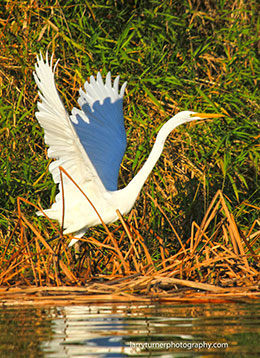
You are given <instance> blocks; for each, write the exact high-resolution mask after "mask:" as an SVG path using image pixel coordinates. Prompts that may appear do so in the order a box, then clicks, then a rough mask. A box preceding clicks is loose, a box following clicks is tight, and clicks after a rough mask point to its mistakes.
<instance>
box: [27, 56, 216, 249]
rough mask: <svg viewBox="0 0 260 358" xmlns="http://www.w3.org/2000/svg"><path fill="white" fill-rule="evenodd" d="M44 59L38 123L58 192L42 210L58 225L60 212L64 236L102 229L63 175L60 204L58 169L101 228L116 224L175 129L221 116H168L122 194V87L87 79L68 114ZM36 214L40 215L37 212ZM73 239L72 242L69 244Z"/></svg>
mask: <svg viewBox="0 0 260 358" xmlns="http://www.w3.org/2000/svg"><path fill="white" fill-rule="evenodd" d="M52 60H53V57H52V58H51V61H50V62H49V61H48V54H46V60H45V61H44V59H43V57H42V55H41V54H40V56H38V57H37V64H36V65H35V73H34V78H35V81H36V83H37V85H38V88H39V97H40V100H41V102H38V112H36V118H37V120H38V121H39V123H40V125H41V127H42V128H43V129H44V133H45V135H44V139H45V143H46V144H47V145H48V146H49V149H48V156H49V158H54V159H56V160H55V161H53V162H52V163H51V164H50V167H49V170H50V172H51V174H52V176H53V180H54V182H55V183H57V184H59V193H58V194H57V196H56V198H55V200H56V201H55V203H54V204H53V205H52V206H51V208H50V209H47V210H44V212H45V214H46V215H48V216H49V217H50V218H51V219H55V220H58V221H59V223H60V224H61V222H62V208H63V204H64V205H65V210H64V213H65V215H64V234H69V233H73V234H74V236H75V237H76V238H79V237H81V236H82V235H83V234H84V233H85V232H86V230H87V228H88V227H90V226H95V225H97V224H100V219H99V217H98V215H97V214H96V212H95V211H94V210H93V208H92V206H91V205H90V204H89V202H88V201H87V199H86V198H85V197H84V195H83V194H82V193H81V192H80V191H79V189H78V188H77V187H76V186H75V185H74V184H73V183H72V182H71V181H70V180H69V179H68V178H67V176H66V175H63V184H64V199H65V200H64V203H63V202H62V194H61V183H60V170H59V167H60V166H61V167H63V168H64V169H65V170H66V171H67V172H68V173H69V174H70V176H71V177H72V178H73V179H74V180H75V182H76V183H77V184H78V185H79V186H80V188H81V189H82V190H83V191H84V193H85V194H86V195H87V197H88V198H89V199H90V201H91V202H92V204H93V205H94V206H95V208H96V210H97V211H98V213H99V214H100V216H101V218H102V219H103V221H104V222H105V223H112V222H114V221H116V220H117V219H118V217H117V214H116V210H117V209H118V210H119V211H120V212H121V214H127V213H128V212H129V211H130V210H131V208H132V207H133V205H134V202H135V200H136V198H137V196H138V194H139V192H140V190H141V188H142V186H143V184H144V182H145V180H146V178H147V177H148V175H149V173H150V172H151V170H152V168H153V167H154V165H155V163H156V161H157V160H158V158H159V156H160V154H161V152H162V150H163V146H164V142H165V140H166V138H167V136H168V134H169V133H170V132H171V131H172V130H173V129H174V128H176V127H177V126H178V125H180V124H182V123H185V122H189V121H193V120H196V119H201V118H211V117H219V116H220V115H214V114H209V115H205V114H198V113H196V114H195V113H194V112H189V111H185V112H180V113H178V114H177V115H176V116H174V117H172V118H171V119H170V120H169V121H168V122H167V123H166V124H165V125H164V126H163V127H162V128H161V129H160V131H159V132H158V135H157V138H156V141H155V145H154V147H153V149H152V151H151V153H150V155H149V157H148V159H147V161H146V163H145V164H144V166H143V167H142V169H141V170H140V171H139V173H138V174H137V175H136V176H135V177H134V178H133V179H132V181H131V182H130V183H129V184H128V185H127V186H126V187H125V188H124V189H121V190H118V189H117V182H118V173H119V168H120V164H121V161H122V158H123V155H124V152H125V149H126V133H125V127H124V118H123V96H124V91H125V87H126V82H125V83H124V84H123V86H122V87H121V89H120V91H119V76H118V77H116V79H115V80H114V83H113V85H112V82H111V74H110V72H109V73H108V74H107V76H106V81H105V83H103V80H102V77H101V74H100V73H98V74H97V78H96V80H95V78H94V77H93V76H91V77H90V82H89V83H88V82H86V83H85V85H84V88H85V91H84V90H82V89H80V91H79V94H80V97H79V99H78V103H79V106H80V109H78V108H73V110H72V113H71V115H69V114H68V112H67V111H66V109H65V107H64V105H63V103H62V101H61V98H60V96H59V94H58V91H57V89H56V85H55V81H54V72H55V68H56V65H57V63H56V64H55V66H54V68H53V64H52ZM38 215H42V213H41V212H38ZM76 241H77V240H76V239H73V240H72V241H71V244H74V243H75V242H76Z"/></svg>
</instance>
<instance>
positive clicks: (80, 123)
mask: <svg viewBox="0 0 260 358" xmlns="http://www.w3.org/2000/svg"><path fill="white" fill-rule="evenodd" d="M118 83H119V76H118V77H117V78H116V79H115V81H114V86H113V87H112V86H111V75H110V73H108V74H107V77H106V82H105V84H104V83H103V80H102V77H101V74H100V73H99V72H98V74H97V80H95V78H94V77H93V76H91V77H90V82H89V83H88V82H86V83H85V85H84V88H85V90H86V92H84V91H83V90H82V89H81V90H80V91H79V94H80V97H79V100H78V103H79V105H80V107H81V110H79V109H77V108H73V110H72V115H71V120H72V122H73V124H74V127H75V129H76V132H77V134H78V136H79V138H80V141H81V143H82V145H83V147H84V148H85V150H86V152H87V154H88V157H89V158H90V160H91V162H92V163H93V165H94V167H95V169H96V171H97V173H98V175H99V177H100V179H101V181H102V183H103V184H104V186H105V188H106V189H107V190H117V181H118V172H119V168H120V164H121V161H122V158H123V155H124V152H125V149H126V133H125V127H124V117H123V95H124V89H125V86H126V83H124V84H123V86H122V88H121V90H120V93H118Z"/></svg>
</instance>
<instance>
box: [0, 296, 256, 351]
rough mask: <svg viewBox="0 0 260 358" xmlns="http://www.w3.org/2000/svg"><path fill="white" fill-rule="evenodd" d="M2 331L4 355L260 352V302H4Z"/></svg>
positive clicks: (0, 320) (0, 346)
mask: <svg viewBox="0 0 260 358" xmlns="http://www.w3.org/2000/svg"><path fill="white" fill-rule="evenodd" d="M0 332H1V334H0V357H1V358H19V357H21V358H30V357H33V358H34V357H37V358H41V357H44V358H47V357H48V358H68V357H70V358H81V357H91V358H95V357H111V358H117V357H163V358H169V357H259V356H260V355H259V353H260V303H259V302H253V303H248V304H246V303H232V304H231V303H230V304H218V305H217V304H200V305H174V306H173V305H171V306H169V305H143V306H140V305H139V306H136V305H124V306H123V305H106V306H104V305H103V306H94V305H90V306H68V307H52V308H32V307H31V308H21V307H18V308H6V307H3V308H0ZM209 344H212V345H213V344H215V345H216V347H214V348H213V347H211V348H209ZM226 346H228V347H226Z"/></svg>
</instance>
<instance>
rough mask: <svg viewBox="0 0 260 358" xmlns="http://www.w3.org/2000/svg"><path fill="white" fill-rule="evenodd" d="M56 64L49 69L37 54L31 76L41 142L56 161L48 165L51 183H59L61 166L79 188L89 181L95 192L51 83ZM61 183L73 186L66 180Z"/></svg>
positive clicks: (85, 161)
mask: <svg viewBox="0 0 260 358" xmlns="http://www.w3.org/2000/svg"><path fill="white" fill-rule="evenodd" d="M56 65H57V63H56ZM56 65H55V66H54V68H52V67H53V66H52V59H51V61H50V63H49V61H48V54H46V61H44V60H43V58H42V55H40V56H39V57H37V64H36V65H35V73H34V78H35V81H36V83H37V85H38V88H39V96H40V99H41V102H38V112H37V113H36V117H37V119H38V121H39V123H40V125H41V126H42V128H43V129H44V133H45V142H46V144H47V145H48V146H49V149H48V156H49V158H55V159H56V161H54V162H53V163H51V165H50V167H49V170H50V172H51V174H52V176H53V180H54V182H55V183H60V172H59V166H62V167H63V168H64V169H65V170H66V171H67V172H68V173H69V174H70V175H71V176H72V178H73V179H74V180H75V181H76V182H77V183H78V184H79V185H83V184H86V183H87V182H89V181H91V182H92V183H91V184H92V188H93V183H94V184H95V185H96V189H99V190H102V188H103V190H104V186H103V184H102V182H101V180H100V178H99V176H98V174H97V171H96V169H95V167H94V166H93V164H92V162H91V161H90V159H89V157H88V156H87V153H86V152H85V150H84V148H83V146H82V144H81V142H80V140H79V138H78V136H77V133H76V131H75V129H74V127H73V124H72V123H71V121H70V118H69V115H68V113H67V111H66V109H65V107H64V105H63V103H62V101H61V99H60V96H59V94H58V91H57V89H56V86H55V81H54V71H55V67H56ZM64 183H65V184H66V185H73V184H72V183H71V182H70V181H69V180H68V179H67V178H66V177H64ZM85 187H86V185H85ZM59 199H60V194H58V195H57V197H56V201H58V200H59Z"/></svg>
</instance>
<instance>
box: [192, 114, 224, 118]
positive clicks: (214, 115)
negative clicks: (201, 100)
mask: <svg viewBox="0 0 260 358" xmlns="http://www.w3.org/2000/svg"><path fill="white" fill-rule="evenodd" d="M190 116H191V117H200V118H219V117H224V116H225V115H224V114H217V113H193V114H191V115H190Z"/></svg>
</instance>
